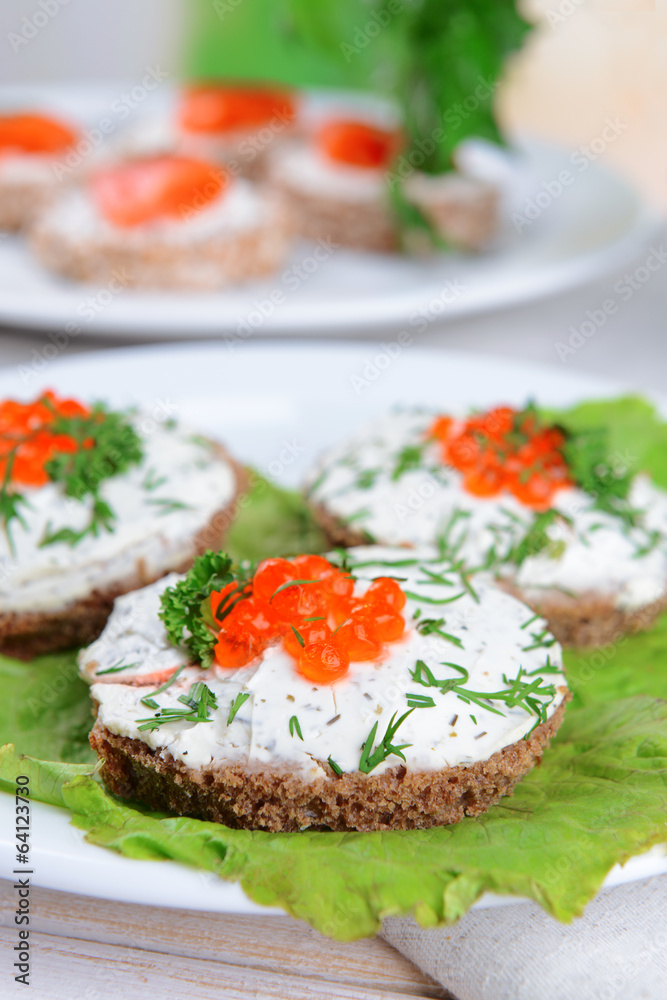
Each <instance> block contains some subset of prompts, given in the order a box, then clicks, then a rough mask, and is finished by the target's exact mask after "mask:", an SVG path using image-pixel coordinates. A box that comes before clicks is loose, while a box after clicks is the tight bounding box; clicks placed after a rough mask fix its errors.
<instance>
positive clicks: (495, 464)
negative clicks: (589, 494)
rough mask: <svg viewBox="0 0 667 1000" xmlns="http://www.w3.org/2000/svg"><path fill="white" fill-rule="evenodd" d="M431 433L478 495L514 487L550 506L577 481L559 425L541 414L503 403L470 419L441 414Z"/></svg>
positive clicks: (527, 499)
mask: <svg viewBox="0 0 667 1000" xmlns="http://www.w3.org/2000/svg"><path fill="white" fill-rule="evenodd" d="M429 436H430V437H432V438H435V440H437V441H439V442H440V447H441V454H442V459H443V461H444V462H447V463H448V464H449V465H452V466H453V467H454V468H455V469H458V470H459V471H460V472H462V473H463V487H464V489H466V490H467V491H468V492H469V493H471V494H473V495H474V496H478V497H493V496H498V495H500V494H501V493H504V492H505V493H511V494H512V495H513V496H514V497H515V498H516V499H517V500H519V501H520V502H521V503H523V504H525V505H526V506H528V507H532V508H533V509H535V510H548V509H549V507H550V506H551V505H552V503H553V498H554V495H555V493H556V491H557V490H559V489H562V488H563V487H566V486H571V485H572V481H571V480H570V477H569V474H568V468H567V463H566V461H565V458H564V456H563V454H562V452H561V450H560V449H561V448H562V446H563V444H564V443H565V437H564V435H563V433H562V432H561V431H560V430H559V429H558V428H557V427H548V426H544V425H543V424H542V423H541V421H540V417H539V414H538V413H537V412H536V411H535V410H534V409H533V408H528V409H527V410H524V411H517V410H514V409H512V408H511V407H509V406H499V407H496V408H495V409H493V410H489V411H488V412H486V413H482V414H474V415H473V416H472V417H469V418H468V419H467V420H464V421H454V420H452V418H450V417H448V416H440V417H437V418H436V419H435V420H434V422H433V424H432V426H431V428H430V430H429Z"/></svg>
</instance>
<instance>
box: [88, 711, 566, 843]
mask: <svg viewBox="0 0 667 1000" xmlns="http://www.w3.org/2000/svg"><path fill="white" fill-rule="evenodd" d="M565 704H566V702H565V701H563V703H562V704H561V705H560V706H559V707H558V708H557V709H556V711H555V712H554V714H553V715H552V716H551V718H550V719H548V720H547V721H546V722H543V723H541V724H540V725H539V726H537V728H536V729H534V730H533V732H532V733H531V735H530V736H529V738H528V739H527V740H525V739H521V740H518V741H517V742H516V743H512V744H510V745H509V746H506V747H504V748H503V749H502V750H500V751H498V752H497V753H494V754H493V756H491V757H489V758H488V760H484V761H480V762H479V763H476V764H470V765H469V766H467V767H464V766H458V767H449V768H443V769H442V770H440V771H409V770H407V769H406V768H405V767H404V766H402V765H401V766H398V767H393V768H391V770H389V771H385V772H384V774H380V775H374V774H362V773H361V772H359V771H357V772H354V773H345V774H342V775H339V776H338V775H335V774H334V773H333V772H332V771H330V769H329V768H328V766H327V765H326V764H323V765H322V766H323V767H324V769H325V770H326V771H328V772H329V773H328V775H327V776H326V777H322V778H318V779H317V780H315V781H312V782H308V781H304V780H303V779H301V778H300V777H299V776H298V775H297V774H293V773H292V772H291V771H290V770H289V769H288V768H279V767H274V768H269V767H249V766H247V765H243V764H240V763H239V764H233V765H219V766H215V765H211V766H209V767H204V768H201V769H198V770H195V769H193V768H190V767H187V766H186V765H185V764H183V763H181V762H180V761H177V760H175V759H174V758H173V757H172V756H171V755H170V754H169V752H168V751H167V750H162V751H161V750H159V749H158V750H152V749H151V748H150V747H148V746H147V745H146V744H145V743H142V742H141V741H140V740H133V739H129V738H128V737H125V736H116V735H115V734H114V733H112V732H111V731H110V730H109V729H107V728H106V727H105V726H102V725H101V724H100V723H99V722H96V723H95V726H94V728H93V730H92V732H91V734H90V745H91V746H92V748H93V750H94V751H95V752H96V753H97V755H98V757H99V758H100V759H101V760H102V761H103V764H102V770H101V775H102V780H103V781H104V783H105V785H106V786H107V788H108V789H109V791H110V792H112V793H113V794H114V795H117V796H119V797H120V798H125V799H136V800H137V801H139V802H142V803H143V804H144V805H146V806H148V807H149V808H150V809H155V810H158V811H161V812H170V813H177V814H178V815H180V816H194V817H196V818H197V819H203V820H209V821H212V822H214V823H224V824H225V825H226V826H230V827H234V828H242V829H249V830H268V831H271V832H274V833H275V832H279V831H284V832H293V831H298V830H303V829H306V828H308V827H310V828H315V829H328V830H340V831H342V830H360V831H362V832H366V831H370V830H419V829H426V828H427V827H431V826H442V825H444V824H448V823H458V822H459V821H460V820H462V819H463V817H464V816H479V815H480V813H483V812H486V810H487V809H489V807H490V806H492V805H494V804H495V803H496V802H498V800H499V799H501V798H502V797H503V796H504V795H510V794H511V793H512V791H513V789H514V787H515V785H516V784H517V782H518V781H519V780H520V779H521V778H522V777H523V776H524V775H525V774H526V773H527V772H528V771H530V770H531V768H533V767H534V766H535V765H537V764H539V763H540V761H541V759H542V753H543V751H544V749H545V747H547V746H548V744H549V740H550V739H551V737H552V736H553V735H554V734H555V733H556V732H557V730H558V728H559V726H560V724H561V722H562V721H563V715H564V712H565Z"/></svg>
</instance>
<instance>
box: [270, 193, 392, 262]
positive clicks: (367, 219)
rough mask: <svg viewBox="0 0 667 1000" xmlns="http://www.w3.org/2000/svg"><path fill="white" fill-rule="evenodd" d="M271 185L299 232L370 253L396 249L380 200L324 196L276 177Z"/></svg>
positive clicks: (385, 207) (388, 220)
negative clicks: (357, 199) (346, 199)
mask: <svg viewBox="0 0 667 1000" xmlns="http://www.w3.org/2000/svg"><path fill="white" fill-rule="evenodd" d="M273 188H274V190H275V191H276V192H277V193H278V194H279V195H280V196H281V198H282V199H283V202H284V204H285V206H286V209H287V211H288V212H289V214H290V215H291V217H292V219H293V221H294V228H295V230H296V232H297V233H298V234H299V236H303V237H305V238H306V239H312V240H319V239H324V240H328V241H330V242H331V243H333V244H334V245H336V244H337V245H338V246H343V247H350V248H351V249H352V250H365V251H368V252H371V253H389V252H391V251H394V250H398V247H399V241H398V234H397V231H396V225H395V223H394V220H393V218H392V216H391V213H390V212H389V210H388V208H387V206H386V205H385V204H383V203H382V202H374V201H367V202H353V201H343V200H341V199H337V198H327V197H325V196H323V195H316V194H311V193H310V192H306V191H302V190H300V189H296V188H294V187H292V186H291V185H288V184H285V183H284V182H281V181H279V180H274V182H273Z"/></svg>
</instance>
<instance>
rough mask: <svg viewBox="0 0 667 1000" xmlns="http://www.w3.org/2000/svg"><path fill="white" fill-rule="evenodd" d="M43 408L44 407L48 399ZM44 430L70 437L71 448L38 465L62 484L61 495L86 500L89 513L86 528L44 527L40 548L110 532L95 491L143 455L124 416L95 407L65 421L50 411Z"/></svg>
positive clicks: (108, 516)
mask: <svg viewBox="0 0 667 1000" xmlns="http://www.w3.org/2000/svg"><path fill="white" fill-rule="evenodd" d="M45 405H49V404H48V401H45ZM48 429H49V433H52V434H62V435H65V436H66V437H69V438H70V439H73V440H74V441H75V442H76V444H77V448H76V450H75V451H72V452H69V451H68V452H59V453H57V454H55V455H54V456H53V458H51V459H50V461H48V462H47V463H46V465H45V466H44V469H45V472H46V474H47V476H48V477H49V479H50V480H51V482H52V483H59V484H60V485H61V486H62V488H63V492H64V493H65V496H67V497H71V498H72V499H74V500H78V501H79V502H80V503H81V502H83V501H84V500H86V498H88V497H91V498H92V509H91V515H90V520H89V522H88V524H87V525H86V526H85V528H82V529H81V530H75V529H73V528H67V527H66V528H61V529H60V530H59V531H51V529H50V527H48V526H47V529H46V531H45V533H44V537H43V538H42V541H41V542H40V545H41V546H42V547H43V546H47V545H54V544H56V543H58V542H66V543H67V544H68V545H71V546H74V545H77V544H78V543H79V542H80V541H81V540H82V539H83V538H86V537H87V536H92V537H94V538H96V537H97V536H98V535H99V534H100V533H101V532H103V531H108V532H111V531H113V530H114V524H115V521H116V515H115V513H114V511H113V510H112V509H111V508H110V507H109V505H108V504H107V503H106V501H105V500H103V499H102V497H101V496H100V488H101V486H102V484H103V483H104V482H105V481H106V480H107V479H111V478H113V477H114V476H119V475H122V474H123V473H124V472H127V470H128V469H129V468H130V467H131V466H132V465H138V464H139V463H140V462H141V460H142V459H143V455H144V452H143V444H142V441H141V438H140V437H139V435H138V434H137V432H136V430H135V429H134V427H133V426H132V424H131V423H130V421H129V420H128V418H127V415H126V414H124V413H118V412H114V411H113V410H109V409H107V407H106V406H105V405H104V404H103V403H95V404H94V406H93V407H92V409H91V410H90V413H88V414H85V415H78V416H70V417H66V416H63V415H62V414H59V413H56V415H55V418H54V420H53V422H52V423H51V424H50V425H49V428H48Z"/></svg>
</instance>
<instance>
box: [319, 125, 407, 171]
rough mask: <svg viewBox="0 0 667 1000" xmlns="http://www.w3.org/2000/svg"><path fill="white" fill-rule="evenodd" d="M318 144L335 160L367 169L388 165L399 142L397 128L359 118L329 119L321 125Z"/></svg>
mask: <svg viewBox="0 0 667 1000" xmlns="http://www.w3.org/2000/svg"><path fill="white" fill-rule="evenodd" d="M317 144H318V146H319V148H320V149H321V150H322V152H323V153H324V154H325V156H327V157H328V158H329V159H330V160H334V161H335V162H336V163H345V164H347V165H348V166H351V167H362V168H366V169H370V170H379V169H381V168H382V167H387V166H389V164H390V163H391V161H392V160H393V158H394V156H396V154H397V153H398V150H399V148H400V145H401V143H400V138H399V135H398V133H397V132H390V131H387V130H386V129H381V128H375V127H374V126H373V125H367V124H366V123H365V122H358V121H331V122H328V123H327V124H326V125H324V126H323V128H321V129H320V132H319V134H318V136H317Z"/></svg>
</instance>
